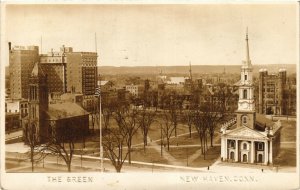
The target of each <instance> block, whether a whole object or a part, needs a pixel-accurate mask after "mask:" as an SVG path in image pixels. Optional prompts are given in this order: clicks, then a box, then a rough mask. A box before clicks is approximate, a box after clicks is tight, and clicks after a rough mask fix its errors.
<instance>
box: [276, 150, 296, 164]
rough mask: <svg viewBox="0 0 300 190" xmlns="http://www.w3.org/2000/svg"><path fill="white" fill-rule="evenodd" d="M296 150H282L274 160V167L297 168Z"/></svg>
mask: <svg viewBox="0 0 300 190" xmlns="http://www.w3.org/2000/svg"><path fill="white" fill-rule="evenodd" d="M296 154H297V151H296V148H280V150H279V154H278V155H277V156H276V158H275V159H274V165H279V166H294V167H296V158H297V155H296Z"/></svg>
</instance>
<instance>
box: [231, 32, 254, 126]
mask: <svg viewBox="0 0 300 190" xmlns="http://www.w3.org/2000/svg"><path fill="white" fill-rule="evenodd" d="M252 71H253V67H252V64H251V60H250V55H249V43H248V30H247V33H246V60H245V61H243V65H242V67H241V79H240V83H239V101H238V110H237V111H236V113H237V126H238V127H240V126H246V127H249V128H252V129H254V123H255V101H254V87H253V78H252Z"/></svg>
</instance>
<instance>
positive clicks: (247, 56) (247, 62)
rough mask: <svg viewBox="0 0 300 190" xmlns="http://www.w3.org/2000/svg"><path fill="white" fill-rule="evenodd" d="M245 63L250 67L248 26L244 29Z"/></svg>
mask: <svg viewBox="0 0 300 190" xmlns="http://www.w3.org/2000/svg"><path fill="white" fill-rule="evenodd" d="M245 65H246V66H248V67H252V65H251V60H250V54H249V39H248V27H247V29H246V60H245Z"/></svg>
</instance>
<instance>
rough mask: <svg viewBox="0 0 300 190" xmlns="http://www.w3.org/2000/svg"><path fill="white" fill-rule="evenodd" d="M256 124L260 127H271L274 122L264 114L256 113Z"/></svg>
mask: <svg viewBox="0 0 300 190" xmlns="http://www.w3.org/2000/svg"><path fill="white" fill-rule="evenodd" d="M255 121H256V124H257V125H259V126H260V127H263V128H264V127H272V126H273V125H274V122H273V121H272V120H271V119H268V118H266V117H265V116H264V115H261V114H258V113H256V119H255Z"/></svg>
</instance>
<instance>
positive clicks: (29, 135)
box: [24, 121, 46, 172]
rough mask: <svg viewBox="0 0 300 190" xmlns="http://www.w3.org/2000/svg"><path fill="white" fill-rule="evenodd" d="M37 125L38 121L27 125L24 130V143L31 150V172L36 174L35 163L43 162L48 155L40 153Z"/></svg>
mask: <svg viewBox="0 0 300 190" xmlns="http://www.w3.org/2000/svg"><path fill="white" fill-rule="evenodd" d="M36 126H37V123H36V121H31V122H28V123H25V129H24V138H25V139H24V141H25V144H27V145H28V146H29V148H30V151H29V152H28V153H29V159H30V162H31V171H32V172H34V163H35V162H38V161H40V160H42V159H43V158H44V157H45V155H46V154H44V153H43V151H40V143H39V141H38V138H37V134H36V132H37V129H36Z"/></svg>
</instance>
